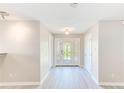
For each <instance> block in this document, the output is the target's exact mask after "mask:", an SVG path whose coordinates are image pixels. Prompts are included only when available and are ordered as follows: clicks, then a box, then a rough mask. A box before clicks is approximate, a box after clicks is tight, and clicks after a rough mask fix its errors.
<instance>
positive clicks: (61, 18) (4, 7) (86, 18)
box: [0, 3, 124, 33]
mask: <svg viewBox="0 0 124 93" xmlns="http://www.w3.org/2000/svg"><path fill="white" fill-rule="evenodd" d="M0 11H7V12H9V13H10V16H9V18H8V19H19V18H25V19H30V20H40V21H41V23H43V24H44V25H45V26H46V27H48V28H49V29H50V31H52V32H53V33H62V31H61V29H63V28H64V27H67V26H68V27H73V28H74V29H75V30H74V31H73V32H72V33H83V32H85V31H86V30H87V29H88V28H89V27H90V26H92V25H93V24H95V23H96V22H97V21H99V20H123V19H124V4H85V3H82V4H79V5H78V6H77V7H76V8H74V7H71V6H70V4H69V3H63V4H59V3H48V4H45V3H42V4H40V3H39V4H38V3H37V4H36V3H35V4H0Z"/></svg>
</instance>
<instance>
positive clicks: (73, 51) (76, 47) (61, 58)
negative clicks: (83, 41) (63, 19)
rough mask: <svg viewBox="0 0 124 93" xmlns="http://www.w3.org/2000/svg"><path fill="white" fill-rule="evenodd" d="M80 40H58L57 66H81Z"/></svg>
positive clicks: (56, 44)
mask: <svg viewBox="0 0 124 93" xmlns="http://www.w3.org/2000/svg"><path fill="white" fill-rule="evenodd" d="M79 43H80V42H79V39H74V38H57V39H56V41H55V46H56V47H55V50H56V51H55V52H56V53H55V61H56V62H55V63H56V65H79V61H80V44H79Z"/></svg>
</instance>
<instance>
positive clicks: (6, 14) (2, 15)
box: [0, 11, 9, 19]
mask: <svg viewBox="0 0 124 93" xmlns="http://www.w3.org/2000/svg"><path fill="white" fill-rule="evenodd" d="M0 16H1V18H2V19H5V17H6V16H9V13H7V12H5V11H0Z"/></svg>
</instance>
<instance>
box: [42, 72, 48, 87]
mask: <svg viewBox="0 0 124 93" xmlns="http://www.w3.org/2000/svg"><path fill="white" fill-rule="evenodd" d="M49 72H50V71H48V72H47V73H46V75H45V76H44V77H43V79H42V80H41V82H40V85H41V86H42V84H43V82H44V81H45V79H46V78H47V76H48V74H49Z"/></svg>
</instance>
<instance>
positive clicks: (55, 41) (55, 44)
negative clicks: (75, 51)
mask: <svg viewBox="0 0 124 93" xmlns="http://www.w3.org/2000/svg"><path fill="white" fill-rule="evenodd" d="M63 39H69V40H73V39H78V40H79V49H80V50H81V47H80V38H58V37H57V38H55V40H54V51H55V53H54V62H55V66H56V65H58V64H57V62H56V53H57V51H56V49H57V40H63ZM80 50H79V62H78V63H77V64H65V65H78V66H80V60H81V59H80V58H81V54H80ZM59 65H64V64H59Z"/></svg>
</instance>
